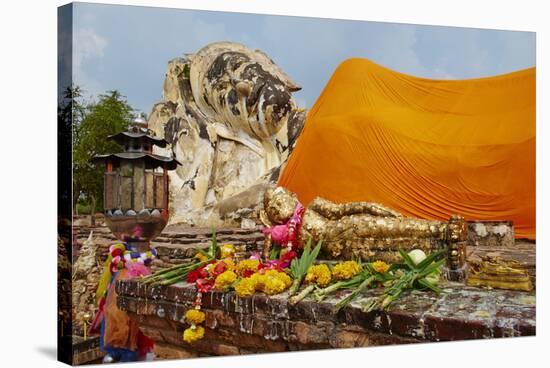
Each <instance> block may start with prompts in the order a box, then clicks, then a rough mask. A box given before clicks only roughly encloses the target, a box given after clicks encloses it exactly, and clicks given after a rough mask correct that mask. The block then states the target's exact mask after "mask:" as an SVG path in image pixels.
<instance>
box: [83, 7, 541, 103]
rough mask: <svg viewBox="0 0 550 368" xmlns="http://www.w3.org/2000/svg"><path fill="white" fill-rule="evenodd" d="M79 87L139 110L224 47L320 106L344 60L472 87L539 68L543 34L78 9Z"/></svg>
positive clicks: (300, 97)
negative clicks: (186, 62) (276, 70)
mask: <svg viewBox="0 0 550 368" xmlns="http://www.w3.org/2000/svg"><path fill="white" fill-rule="evenodd" d="M73 40H74V46H73V81H74V82H75V83H76V84H77V85H79V86H81V87H82V88H83V89H84V90H85V91H86V92H87V99H90V100H93V99H94V96H97V94H99V93H103V92H105V91H107V90H111V89H118V90H119V91H120V92H121V93H122V94H123V95H124V96H126V97H127V99H128V101H129V103H130V104H131V105H132V106H133V107H134V108H136V109H137V110H139V111H143V112H146V113H149V112H150V110H151V108H152V106H153V104H155V103H156V102H159V101H160V100H161V99H162V84H163V81H164V75H165V72H166V66H167V62H168V61H169V60H170V59H173V58H175V57H178V56H181V55H183V54H186V53H193V52H195V51H197V50H198V49H200V48H201V47H203V46H204V45H206V44H208V43H210V42H215V41H235V42H240V43H243V44H245V45H246V46H248V47H250V48H260V49H262V50H263V51H265V52H266V53H267V54H268V55H269V56H270V57H271V59H273V60H274V61H275V63H277V64H278V65H280V66H281V67H282V68H283V69H284V70H285V72H286V73H287V74H288V75H289V76H290V77H291V78H292V79H293V80H294V81H295V82H297V83H298V84H300V85H301V86H302V88H303V89H302V91H300V92H298V93H296V94H295V97H296V99H297V101H298V104H299V105H300V106H302V107H310V106H311V105H312V104H313V103H314V102H315V100H316V99H317V96H318V95H319V94H320V92H321V90H322V89H323V87H324V86H325V84H326V82H327V81H328V79H329V78H330V76H331V75H332V73H333V71H334V69H335V68H336V67H337V66H338V64H340V63H341V62H342V61H343V60H345V59H348V58H351V57H364V58H369V59H371V60H372V61H374V62H376V63H379V64H381V65H384V66H386V67H388V68H391V69H394V70H397V71H400V72H403V73H408V74H412V75H416V76H420V77H427V78H441V79H464V78H476V77H484V76H491V75H496V74H502V73H506V72H511V71H515V70H519V69H524V68H528V67H531V66H534V65H535V33H532V32H515V31H501V30H482V29H472V28H456V27H440V26H420V25H409V24H397V23H381V22H366V21H349V20H333V19H318V18H306V17H283V16H269V15H258V14H242V13H224V12H210V11H198V10H181V9H165V8H152V7H137V6H121V5H102V4H89V3H76V4H75V7H74V13H73Z"/></svg>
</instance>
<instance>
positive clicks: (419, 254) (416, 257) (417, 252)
mask: <svg viewBox="0 0 550 368" xmlns="http://www.w3.org/2000/svg"><path fill="white" fill-rule="evenodd" d="M409 257H411V259H412V260H413V262H414V264H415V265H418V264H419V263H420V262H422V261H423V260H424V259H425V258H426V253H424V252H423V251H422V250H421V249H413V250H411V251H410V252H409Z"/></svg>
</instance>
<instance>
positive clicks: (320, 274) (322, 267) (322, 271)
mask: <svg viewBox="0 0 550 368" xmlns="http://www.w3.org/2000/svg"><path fill="white" fill-rule="evenodd" d="M330 279H331V273H330V268H328V266H327V265H326V264H324V263H323V264H319V265H313V266H311V267H309V270H308V271H307V274H306V279H305V281H306V282H309V283H316V284H317V285H319V286H320V287H325V286H327V285H328V284H329V282H330Z"/></svg>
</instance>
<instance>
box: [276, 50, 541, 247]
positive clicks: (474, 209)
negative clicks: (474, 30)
mask: <svg viewBox="0 0 550 368" xmlns="http://www.w3.org/2000/svg"><path fill="white" fill-rule="evenodd" d="M535 73H536V69H535V68H530V69H525V70H521V71H517V72H513V73H509V74H504V75H499V76H495V77H489V78H479V79H467V80H433V79H425V78H417V77H413V76H410V75H405V74H402V73H398V72H395V71H392V70H389V69H387V68H384V67H382V66H380V65H377V64H374V63H373V62H371V61H369V60H366V59H349V60H346V61H345V62H343V63H342V64H341V65H340V66H339V67H338V68H337V69H336V71H335V72H334V74H333V76H332V77H331V79H330V81H329V82H328V84H327V85H326V87H325V89H324V90H323V92H322V93H321V95H320V97H319V98H318V100H317V101H316V103H315V105H314V106H313V107H312V109H311V110H310V111H309V113H308V116H307V119H306V123H305V127H304V130H303V132H302V133H301V136H300V138H299V140H298V142H297V144H296V148H295V149H294V151H293V152H292V154H291V156H290V158H289V161H288V163H287V165H286V167H285V168H284V171H283V173H282V175H281V178H280V179H279V185H282V186H284V187H286V188H288V189H289V190H291V191H293V192H295V193H297V194H298V197H299V199H300V200H301V201H302V203H304V204H305V205H307V204H308V203H309V202H310V201H311V200H312V199H313V198H315V197H316V196H321V197H324V198H326V199H329V200H332V201H335V202H350V201H371V202H379V203H381V204H384V205H386V206H389V207H391V208H394V209H396V210H398V211H400V212H402V213H403V214H405V215H408V216H415V217H420V218H430V219H440V220H447V219H448V218H449V216H450V215H451V214H454V213H459V214H462V215H463V216H464V217H466V219H468V220H512V221H513V222H514V225H515V230H516V237H527V238H535V234H536V233H535V128H536V127H535Z"/></svg>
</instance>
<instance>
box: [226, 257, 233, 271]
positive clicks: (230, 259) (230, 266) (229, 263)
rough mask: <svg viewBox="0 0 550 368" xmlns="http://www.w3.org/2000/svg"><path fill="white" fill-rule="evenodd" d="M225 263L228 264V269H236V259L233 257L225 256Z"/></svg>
mask: <svg viewBox="0 0 550 368" xmlns="http://www.w3.org/2000/svg"><path fill="white" fill-rule="evenodd" d="M223 263H225V265H226V266H227V271H235V261H233V258H225V259H223Z"/></svg>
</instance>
